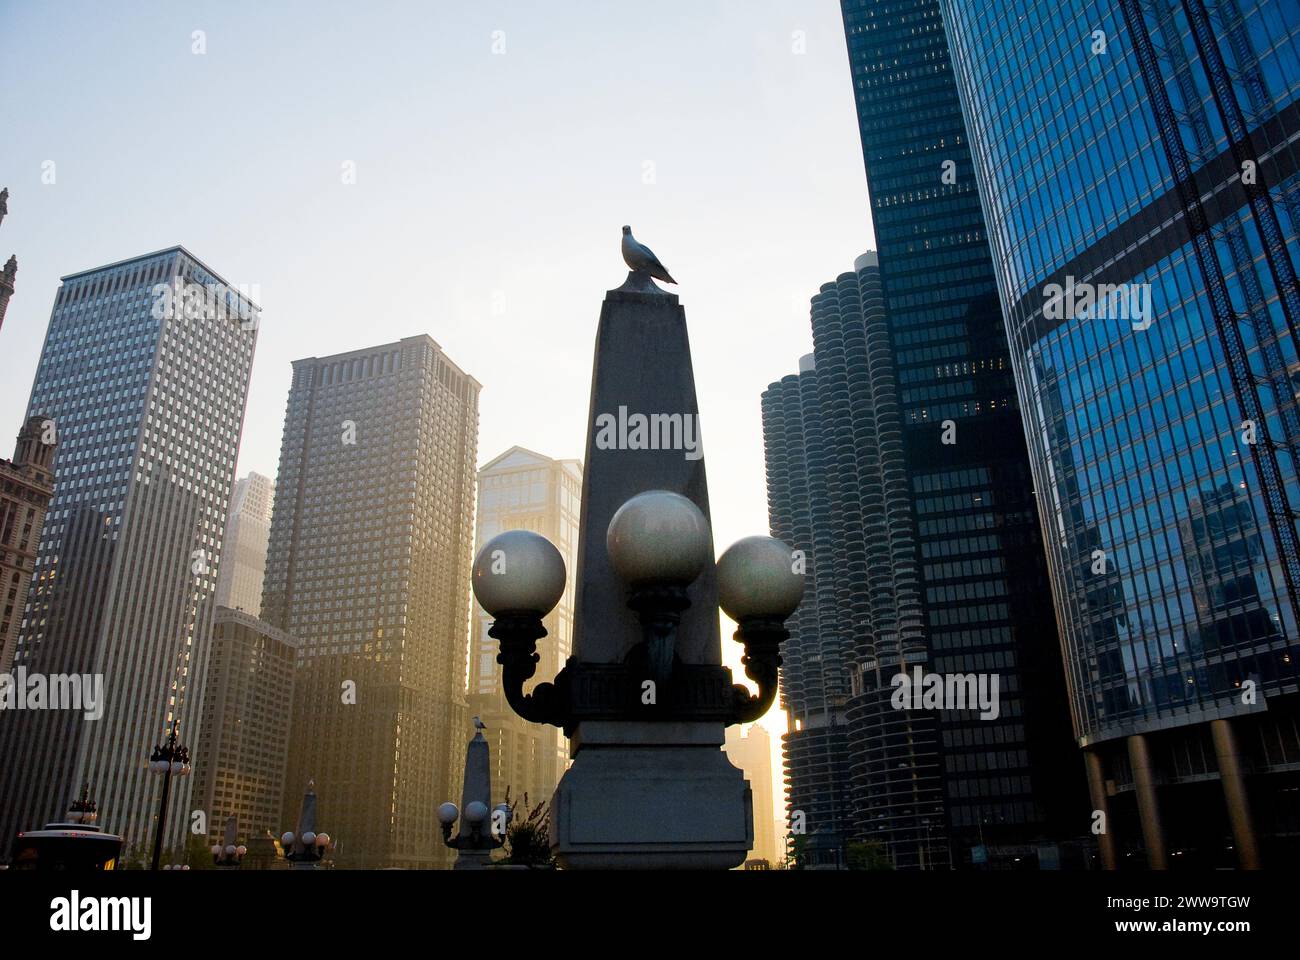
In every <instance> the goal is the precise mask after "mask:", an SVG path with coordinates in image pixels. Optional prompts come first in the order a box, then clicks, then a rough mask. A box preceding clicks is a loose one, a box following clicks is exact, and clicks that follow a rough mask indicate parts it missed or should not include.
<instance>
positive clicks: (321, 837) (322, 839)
mask: <svg viewBox="0 0 1300 960" xmlns="http://www.w3.org/2000/svg"><path fill="white" fill-rule="evenodd" d="M329 845H330V835H329V834H328V833H318V834H316V846H318V847H328V846H329Z"/></svg>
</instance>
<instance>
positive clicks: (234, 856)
mask: <svg viewBox="0 0 1300 960" xmlns="http://www.w3.org/2000/svg"><path fill="white" fill-rule="evenodd" d="M238 837H239V819H238V818H237V817H236V816H235V815H234V814H233V813H232V814H231V815H230V816H228V817H226V832H225V836H224V837H223V838H222V842H221V843H214V844H213V845H212V862H213V863H214V864H216V865H217V866H218V867H221V868H223V869H232V868H233V869H238V867H239V864H240V862H241V861H242V860H243V859H244V854H246V853H248V848H247V847H246V846H244V845H243V844H242V843H238V842H237V840H238Z"/></svg>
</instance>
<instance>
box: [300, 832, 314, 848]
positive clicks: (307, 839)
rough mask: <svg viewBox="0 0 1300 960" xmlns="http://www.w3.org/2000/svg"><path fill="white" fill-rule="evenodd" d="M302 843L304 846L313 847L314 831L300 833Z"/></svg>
mask: <svg viewBox="0 0 1300 960" xmlns="http://www.w3.org/2000/svg"><path fill="white" fill-rule="evenodd" d="M302 845H303V846H304V847H313V846H315V845H316V834H315V832H314V831H311V830H308V831H307V832H306V833H304V834H303V835H302Z"/></svg>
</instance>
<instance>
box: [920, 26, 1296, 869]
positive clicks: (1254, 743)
mask: <svg viewBox="0 0 1300 960" xmlns="http://www.w3.org/2000/svg"><path fill="white" fill-rule="evenodd" d="M942 6H943V11H944V15H945V18H946V26H947V31H948V36H949V40H950V43H951V45H952V51H953V58H954V64H955V71H956V74H957V76H958V78H959V84H960V89H961V94H962V99H963V105H964V107H965V114H966V120H967V128H968V129H969V131H970V134H971V138H972V143H973V152H974V156H975V161H976V163H975V173H976V179H977V180H978V185H979V187H980V192H981V196H982V200H983V204H984V208H985V210H986V213H987V219H988V223H989V227H990V235H991V237H992V238H993V250H994V254H995V263H996V264H997V282H998V284H999V288H1000V293H1001V300H1002V306H1003V311H1004V317H1005V327H1006V330H1007V334H1008V337H1009V340H1010V344H1011V358H1012V361H1013V364H1014V369H1015V374H1016V381H1017V387H1018V391H1019V396H1020V398H1021V403H1022V406H1023V409H1024V412H1025V427H1026V432H1027V435H1028V437H1029V442H1030V459H1031V463H1032V466H1033V472H1034V478H1035V482H1036V485H1037V489H1038V491H1039V504H1040V508H1041V509H1042V510H1043V512H1044V515H1045V521H1046V527H1047V529H1048V531H1049V538H1048V543H1047V547H1048V553H1047V555H1048V561H1049V566H1050V570H1051V577H1052V585H1053V588H1054V593H1055V597H1056V604H1057V612H1058V617H1059V619H1060V622H1061V624H1062V629H1063V634H1064V635H1063V638H1062V639H1063V642H1064V649H1065V653H1066V667H1067V675H1068V678H1069V689H1070V699H1071V706H1072V710H1073V720H1074V730H1075V734H1076V736H1077V737H1078V742H1079V744H1080V745H1081V746H1083V747H1084V748H1085V759H1086V766H1087V769H1088V771H1089V775H1090V780H1091V786H1092V791H1093V806H1094V807H1095V808H1097V809H1103V810H1107V811H1108V812H1109V814H1110V816H1109V822H1110V824H1111V825H1112V830H1111V831H1110V833H1109V835H1108V838H1107V840H1106V842H1105V843H1103V853H1104V854H1105V855H1106V857H1107V858H1108V859H1109V860H1110V861H1111V862H1112V863H1114V862H1120V863H1124V862H1141V859H1142V857H1143V855H1145V859H1146V861H1147V862H1148V863H1149V864H1150V865H1152V866H1154V867H1163V866H1176V865H1178V864H1199V865H1205V866H1211V865H1213V866H1232V865H1237V866H1246V867H1249V866H1255V865H1257V864H1259V863H1260V862H1261V861H1263V862H1268V860H1269V859H1270V858H1273V859H1275V860H1276V862H1286V860H1287V859H1288V857H1293V856H1294V855H1295V853H1296V846H1297V844H1296V840H1295V839H1294V838H1295V837H1296V836H1298V835H1300V801H1298V800H1297V798H1298V797H1300V773H1297V772H1296V771H1297V769H1300V768H1298V767H1297V762H1300V733H1298V732H1297V731H1298V727H1300V719H1298V718H1300V710H1298V709H1297V688H1298V686H1300V682H1298V681H1300V673H1298V667H1300V649H1297V644H1296V635H1297V633H1296V630H1297V620H1298V619H1300V618H1298V617H1297V604H1298V603H1300V597H1298V595H1297V589H1296V588H1297V583H1298V581H1300V547H1298V546H1297V541H1298V537H1297V530H1296V523H1295V520H1296V516H1297V511H1300V482H1298V478H1297V471H1296V453H1297V445H1298V444H1300V416H1298V415H1297V409H1296V397H1297V383H1298V381H1297V373H1298V372H1300V354H1298V352H1297V343H1298V342H1300V338H1298V336H1297V331H1298V330H1300V285H1298V284H1297V279H1296V278H1297V273H1298V272H1300V149H1297V147H1296V142H1297V140H1296V138H1297V136H1300V100H1297V93H1298V92H1300V7H1297V5H1296V4H1295V3H1294V2H1293V0H1120V2H1106V3H1099V2H1095V0H1080V2H1078V3H1072V4H1056V3H1043V2H1023V0H1008V2H999V3H990V2H973V3H972V2H960V3H958V2H949V0H944V2H943V4H942ZM1045 38H1054V39H1052V40H1051V41H1050V42H1046V41H1045ZM1011 78H1014V82H1012V80H1011ZM1052 285H1058V286H1059V287H1060V288H1063V289H1065V288H1068V289H1071V290H1073V291H1075V292H1076V295H1080V293H1079V292H1081V291H1083V292H1092V293H1094V294H1097V295H1100V292H1101V291H1102V290H1103V289H1104V290H1106V295H1105V296H1104V297H1102V299H1101V303H1100V305H1094V306H1093V307H1092V308H1091V309H1079V310H1075V309H1062V308H1061V307H1062V303H1061V298H1060V296H1058V293H1059V291H1058V290H1057V287H1055V286H1052ZM1103 285H1113V286H1106V287H1103ZM1068 305H1069V306H1071V307H1073V306H1074V305H1075V304H1073V303H1070V304H1068ZM1081 305H1083V306H1086V304H1081ZM1134 307H1136V308H1137V309H1136V310H1135V309H1133V308H1134ZM1144 307H1145V310H1144V309H1143V308H1144ZM1126 308H1127V309H1126Z"/></svg>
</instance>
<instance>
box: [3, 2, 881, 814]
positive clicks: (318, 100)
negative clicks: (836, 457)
mask: <svg viewBox="0 0 1300 960" xmlns="http://www.w3.org/2000/svg"><path fill="white" fill-rule="evenodd" d="M195 31H203V35H202V37H201V39H200V40H196V39H195V36H194V34H195ZM0 38H2V42H3V52H2V53H0V90H2V91H3V97H4V99H3V103H4V109H3V111H2V112H0V127H2V132H0V186H6V185H7V186H8V187H9V189H10V194H11V196H10V200H9V209H10V213H9V216H8V218H7V219H6V220H5V222H4V225H3V226H2V227H0V260H3V259H4V258H6V257H8V255H9V254H10V253H11V252H12V253H16V254H17V256H18V267H19V269H18V281H17V291H16V293H15V294H14V297H13V300H12V301H11V303H10V306H9V312H8V315H7V318H6V320H5V324H4V328H3V330H0V385H2V388H0V435H3V436H11V435H15V434H16V433H17V430H18V427H19V425H20V423H21V419H22V416H23V413H24V411H25V408H26V403H27V399H28V394H29V392H30V388H31V382H32V377H33V374H34V373H35V369H36V362H37V359H38V356H39V354H40V348H41V343H42V339H43V337H44V334H45V328H46V325H47V323H48V321H49V314H50V308H51V305H52V303H53V298H54V294H55V291H56V289H57V286H58V278H59V277H60V276H62V275H64V274H68V273H73V272H77V271H80V270H85V269H88V268H91V267H96V266H100V265H102V264H106V263H110V262H113V261H116V260H122V259H125V258H128V257H132V256H136V255H139V254H143V253H147V252H150V251H153V250H157V249H160V248H162V247H167V246H170V245H172V244H176V243H181V244H184V245H185V246H186V247H187V248H188V249H189V250H190V251H191V252H193V253H194V254H195V255H196V256H197V257H199V258H200V259H201V260H203V261H204V262H206V263H207V264H208V265H209V266H211V267H212V268H213V269H214V270H216V271H217V272H218V273H220V274H222V275H223V276H224V277H225V278H226V279H227V280H228V281H230V282H231V283H233V284H237V285H238V284H248V285H250V286H251V285H256V287H257V289H258V293H259V294H260V297H259V298H258V299H259V302H260V303H261V304H262V306H263V308H264V312H263V317H262V326H261V333H260V336H259V342H258V346H257V356H256V361H255V363H254V367H253V379H252V386H251V390H250V393H249V398H248V407H247V414H246V417H245V428H244V435H243V443H242V449H241V454H240V460H239V467H238V470H237V475H243V474H244V473H247V472H248V471H249V470H256V471H258V472H260V473H264V474H266V475H267V476H272V477H273V476H275V475H276V472H277V462H278V459H279V446H280V432H281V427H282V424H283V418H284V407H285V401H286V399H287V396H288V389H289V377H290V362H291V361H292V360H294V359H296V358H299V357H305V356H324V355H327V354H331V353H337V352H342V351H346V350H353V349H357V348H360V347H364V346H369V345H372V344H378V343H384V342H388V341H391V340H396V339H398V338H400V337H403V336H410V335H413V334H418V333H427V334H429V335H430V336H432V337H433V338H434V339H435V340H436V341H438V342H439V343H440V344H441V345H442V347H443V349H444V350H445V351H446V353H447V354H448V356H449V357H450V358H451V359H452V361H453V362H455V363H456V364H458V365H459V366H460V367H461V368H462V369H464V370H465V371H466V372H468V373H470V374H471V375H472V376H474V377H476V378H477V379H478V380H479V381H480V382H481V383H482V384H483V392H482V394H481V397H480V402H481V407H480V415H481V426H480V434H479V462H480V463H484V462H487V461H488V460H490V459H492V458H493V457H495V456H497V455H498V454H499V453H501V452H502V451H504V450H505V449H507V448H508V447H510V446H511V445H512V444H520V445H522V446H525V447H528V448H530V449H533V450H536V451H538V452H540V453H544V454H546V455H548V456H552V457H582V455H583V443H584V436H585V427H586V424H585V419H586V414H587V401H588V391H589V389H590V377H591V359H592V348H593V343H594V340H593V338H594V334H595V327H596V320H597V318H598V316H599V312H600V303H601V299H602V297H603V296H604V291H605V290H607V289H609V288H612V287H616V286H618V285H619V284H620V283H622V281H623V279H624V277H625V276H626V268H625V267H624V265H623V262H622V260H621V258H620V255H619V237H620V227H621V225H622V224H624V223H628V224H631V225H632V228H633V230H634V232H635V234H636V236H637V238H638V239H640V240H641V241H643V242H644V243H646V244H648V245H649V246H651V247H653V248H654V250H655V252H656V253H657V254H658V255H659V257H660V259H661V260H662V261H663V262H664V263H665V265H666V266H667V267H668V269H669V270H670V271H671V272H672V274H673V275H674V276H675V277H676V278H677V280H678V281H679V283H680V286H679V287H677V288H672V289H674V291H675V292H677V293H678V294H679V295H680V296H681V300H682V304H683V306H684V307H685V309H686V316H687V322H688V324H689V327H690V334H691V346H692V351H693V361H694V367H695V375H696V386H697V390H698V392H699V404H700V411H701V425H702V433H703V437H704V441H705V443H704V450H705V454H706V463H707V468H708V477H709V485H710V494H711V507H712V514H713V521H714V540H715V543H716V546H717V549H718V551H719V552H721V550H723V549H725V547H726V546H727V545H729V544H730V543H732V542H733V541H734V540H736V539H738V538H740V537H742V536H746V535H748V534H751V533H765V532H767V502H766V492H765V484H764V471H763V446H762V425H761V421H760V415H759V395H760V394H761V392H762V391H763V389H764V388H765V387H766V386H767V385H768V384H769V383H770V382H772V381H773V380H775V379H778V378H780V377H781V376H783V375H785V374H786V373H790V372H793V371H795V370H796V369H797V361H798V358H799V356H800V355H801V354H804V353H808V352H810V351H811V349H812V347H811V334H810V331H809V325H808V300H809V298H810V297H811V296H812V295H813V294H815V293H816V292H817V289H818V287H819V286H820V285H821V284H822V283H824V282H826V281H828V280H832V279H834V278H835V276H836V275H838V274H839V273H841V272H843V271H845V270H849V269H851V267H852V264H853V260H854V258H855V257H856V256H857V255H858V254H860V253H862V251H863V250H865V249H867V248H868V247H870V246H872V245H873V244H872V240H871V238H872V228H871V217H870V211H869V207H868V201H867V190H866V178H865V175H864V173H863V166H862V153H861V148H860V146H859V141H858V133H857V126H856V121H855V116H854V106H853V95H852V87H851V82H850V79H849V69H848V63H847V57H846V53H845V44H844V34H843V27H842V24H841V21H840V13H839V3H838V2H836V0H657V2H655V3H623V2H609V0H551V2H547V3H537V2H525V0H518V2H482V0H474V2H470V0H460V2H452V0H434V2H424V3H381V2H366V3H356V2H348V3H336V4H327V3H322V2H315V0H313V2H293V3H289V2H275V0H271V2H259V3H254V2H248V3H243V2H229V0H225V2H221V3H215V2H214V3H148V2H137V3H130V4H103V3H80V2H78V3H74V2H62V0H60V2H53V3H37V2H14V0H0ZM200 42H201V43H202V44H204V45H205V47H206V51H205V52H203V53H196V52H194V49H195V47H196V45H197V44H199V43H200ZM494 48H495V51H501V52H494ZM801 50H802V51H803V52H799V51H801ZM48 161H53V167H52V171H51V166H50V164H49V163H48ZM349 163H350V164H352V165H354V166H353V168H354V169H355V183H344V182H343V179H344V176H343V174H344V165H345V164H349ZM43 172H44V178H45V180H49V179H50V174H51V172H52V174H53V181H54V182H53V183H47V182H43V179H42V178H43ZM647 361H648V362H653V358H647ZM5 425H7V426H5ZM11 443H12V440H0V450H2V451H3V453H4V454H5V455H7V454H8V453H9V448H8V444H11ZM723 643H724V650H725V653H726V654H727V658H728V661H729V662H730V663H732V665H733V667H735V666H738V645H737V644H735V643H733V642H732V641H731V639H730V630H729V629H728V630H726V631H725V632H724V641H723ZM764 725H765V726H767V727H768V728H769V729H770V730H771V731H772V732H773V734H774V736H779V735H780V733H781V732H783V730H784V715H783V714H781V713H779V712H777V711H775V710H774V711H772V712H771V713H769V715H768V716H767V717H766V718H765V719H764ZM778 793H779V788H778ZM778 810H780V798H779V795H778Z"/></svg>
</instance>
